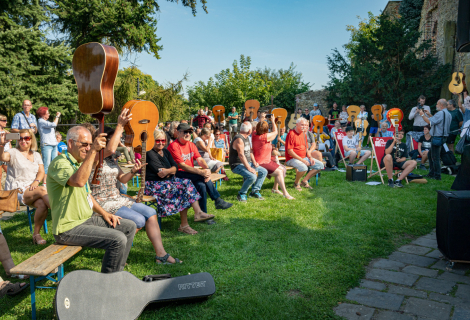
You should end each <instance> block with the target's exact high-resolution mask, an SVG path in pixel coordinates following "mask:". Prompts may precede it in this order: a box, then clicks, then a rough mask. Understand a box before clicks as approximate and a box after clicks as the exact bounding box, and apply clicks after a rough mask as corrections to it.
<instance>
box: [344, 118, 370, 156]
mask: <svg viewBox="0 0 470 320" xmlns="http://www.w3.org/2000/svg"><path fill="white" fill-rule="evenodd" d="M343 149H344V157H345V158H347V157H349V163H354V161H355V160H356V156H357V155H358V154H359V157H361V158H360V159H359V161H358V162H357V164H361V163H363V162H364V161H366V160H367V159H368V158H369V157H370V154H371V152H370V151H369V150H362V147H361V143H360V142H359V141H358V137H357V136H356V135H354V129H353V127H347V128H346V136H344V138H343Z"/></svg>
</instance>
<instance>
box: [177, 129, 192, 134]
mask: <svg viewBox="0 0 470 320" xmlns="http://www.w3.org/2000/svg"><path fill="white" fill-rule="evenodd" d="M180 132H183V133H184V134H191V133H193V130H185V131H180Z"/></svg>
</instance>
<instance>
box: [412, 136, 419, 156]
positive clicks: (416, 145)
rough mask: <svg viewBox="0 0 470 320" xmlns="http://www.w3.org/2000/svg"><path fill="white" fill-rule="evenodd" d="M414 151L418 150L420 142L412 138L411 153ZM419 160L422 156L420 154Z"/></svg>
mask: <svg viewBox="0 0 470 320" xmlns="http://www.w3.org/2000/svg"><path fill="white" fill-rule="evenodd" d="M413 150H418V142H417V141H416V140H415V139H413V138H411V146H410V151H413ZM418 158H421V155H420V154H419V153H418Z"/></svg>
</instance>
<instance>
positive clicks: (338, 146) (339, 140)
mask: <svg viewBox="0 0 470 320" xmlns="http://www.w3.org/2000/svg"><path fill="white" fill-rule="evenodd" d="M345 136H346V133H345V132H342V131H337V132H335V138H336V150H335V153H336V152H338V150H339V154H340V156H341V161H343V163H344V167H346V160H345V158H344V148H343V138H344V137H345Z"/></svg>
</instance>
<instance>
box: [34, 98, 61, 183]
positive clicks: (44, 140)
mask: <svg viewBox="0 0 470 320" xmlns="http://www.w3.org/2000/svg"><path fill="white" fill-rule="evenodd" d="M36 114H37V115H38V118H39V120H38V129H39V136H40V139H41V140H40V141H41V153H42V162H43V163H44V172H45V175H44V179H43V183H44V184H46V179H47V170H48V169H49V164H50V163H51V161H52V160H54V158H55V157H57V144H58V143H57V139H56V136H55V128H56V127H57V123H58V122H59V119H60V112H57V113H56V115H55V119H54V121H53V122H50V121H48V120H49V117H50V116H51V114H50V113H49V109H48V108H47V107H40V108H39V109H38V111H36Z"/></svg>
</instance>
